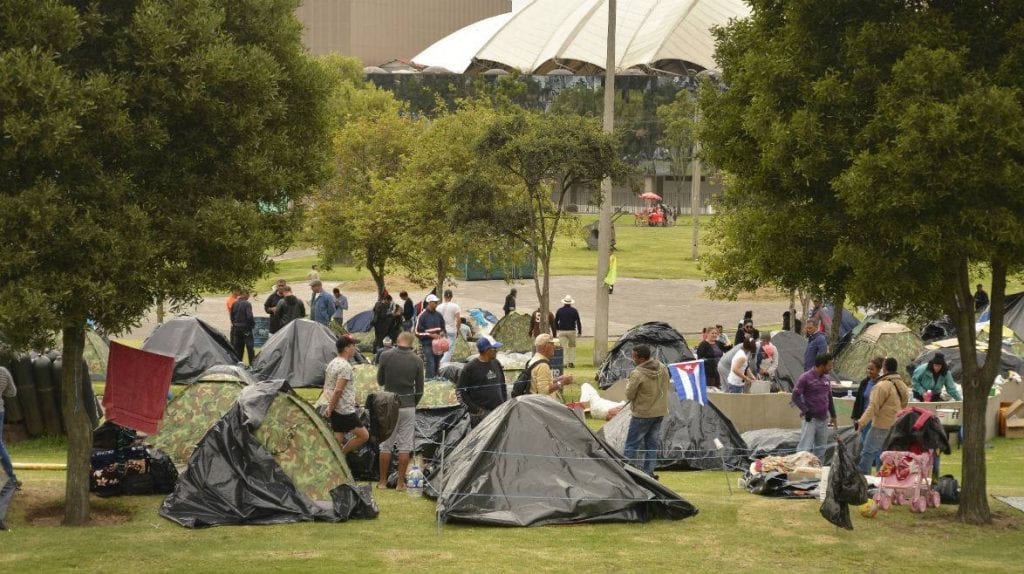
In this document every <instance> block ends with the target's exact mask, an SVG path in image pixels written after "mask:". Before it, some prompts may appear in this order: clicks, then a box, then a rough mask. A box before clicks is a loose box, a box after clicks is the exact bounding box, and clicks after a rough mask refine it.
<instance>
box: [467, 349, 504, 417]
mask: <svg viewBox="0 0 1024 574" xmlns="http://www.w3.org/2000/svg"><path fill="white" fill-rule="evenodd" d="M457 388H458V393H459V398H460V399H462V402H463V403H464V404H465V405H466V406H467V407H468V408H469V411H470V412H471V413H477V412H479V411H481V410H486V411H493V410H494V409H496V408H498V407H499V406H501V403H504V402H505V401H507V400H508V388H507V387H506V386H505V371H504V370H503V369H502V368H501V363H499V362H498V360H497V359H495V360H493V361H489V362H486V363H484V362H482V361H481V360H480V359H473V360H472V361H470V362H468V363H466V366H465V367H463V368H462V371H461V372H460V373H459V384H458V387H457Z"/></svg>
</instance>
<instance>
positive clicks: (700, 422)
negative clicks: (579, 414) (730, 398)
mask: <svg viewBox="0 0 1024 574" xmlns="http://www.w3.org/2000/svg"><path fill="white" fill-rule="evenodd" d="M668 405H669V406H668V416H667V417H665V418H664V419H662V421H661V429H660V432H659V446H658V465H657V468H659V469H664V470H710V469H721V468H722V464H723V461H722V457H723V456H724V459H725V462H724V464H725V465H726V467H727V468H729V469H734V468H742V467H743V466H744V465H745V462H746V460H747V445H746V443H744V442H743V439H742V438H741V437H740V433H738V432H736V427H735V426H733V424H732V421H730V420H729V419H728V417H726V416H725V415H724V414H722V411H720V410H718V408H717V407H716V406H715V405H713V404H710V403H709V404H708V405H706V406H705V405H702V404H700V403H698V402H695V401H682V400H679V397H678V396H676V395H675V394H673V395H672V396H671V397H669V400H668ZM632 419H633V411H632V405H626V407H625V408H623V409H622V411H620V412H619V414H617V415H615V417H614V418H613V419H612V420H610V421H608V424H606V425H604V427H603V428H602V429H601V431H600V432H599V433H598V434H597V436H599V437H601V438H603V439H604V440H605V441H606V442H607V443H608V444H610V445H611V446H613V447H615V449H616V450H618V452H619V453H622V452H623V451H624V450H625V449H626V434H627V433H628V431H629V421H631V420H632ZM716 439H717V440H718V441H720V442H721V443H722V445H723V447H724V448H723V450H719V449H718V447H717V445H716V444H715V440H716Z"/></svg>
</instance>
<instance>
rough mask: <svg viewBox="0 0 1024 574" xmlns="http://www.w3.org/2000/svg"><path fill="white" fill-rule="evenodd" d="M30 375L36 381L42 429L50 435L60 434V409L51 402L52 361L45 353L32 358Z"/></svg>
mask: <svg viewBox="0 0 1024 574" xmlns="http://www.w3.org/2000/svg"><path fill="white" fill-rule="evenodd" d="M32 375H33V378H34V379H35V381H36V397H37V398H38V400H39V415H40V416H41V417H42V418H43V430H45V431H46V434H48V435H51V436H60V434H61V431H60V410H58V409H57V406H56V404H55V403H54V402H53V394H54V393H53V361H51V360H50V358H49V357H47V356H46V355H39V356H37V357H35V358H34V359H32Z"/></svg>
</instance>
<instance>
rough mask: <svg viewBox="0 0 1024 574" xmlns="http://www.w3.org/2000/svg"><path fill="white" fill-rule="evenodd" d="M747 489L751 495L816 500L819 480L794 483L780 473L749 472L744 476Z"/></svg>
mask: <svg viewBox="0 0 1024 574" xmlns="http://www.w3.org/2000/svg"><path fill="white" fill-rule="evenodd" d="M743 482H744V484H745V488H746V489H747V491H748V492H750V493H751V494H759V495H761V496H776V497H781V498H815V495H814V491H815V490H816V489H817V488H818V482H819V481H818V480H816V479H814V480H799V481H792V480H789V477H788V476H787V475H786V474H785V473H783V472H778V471H772V472H762V473H757V474H752V473H751V472H750V471H749V470H748V471H747V472H746V473H745V474H744V475H743Z"/></svg>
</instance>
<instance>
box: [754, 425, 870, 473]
mask: <svg viewBox="0 0 1024 574" xmlns="http://www.w3.org/2000/svg"><path fill="white" fill-rule="evenodd" d="M838 436H839V440H841V441H843V446H845V447H846V452H847V454H850V455H851V456H852V457H853V458H854V460H857V459H858V458H860V432H858V431H856V430H854V428H853V427H852V426H849V427H840V429H839V432H838ZM742 437H743V441H744V442H745V443H746V445H747V447H748V448H749V449H750V451H749V452H750V458H764V457H766V456H775V455H778V456H785V455H789V454H793V453H795V452H797V450H796V445H797V444H799V443H800V429H757V430H749V431H747V432H745V433H743V435H742ZM835 437H836V434H834V433H831V432H830V434H829V437H828V442H827V443H826V444H825V460H823V461H821V464H822V465H825V466H828V464H829V463H830V462H831V461H832V455H833V454H834V453H835V450H836V442H835Z"/></svg>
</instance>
